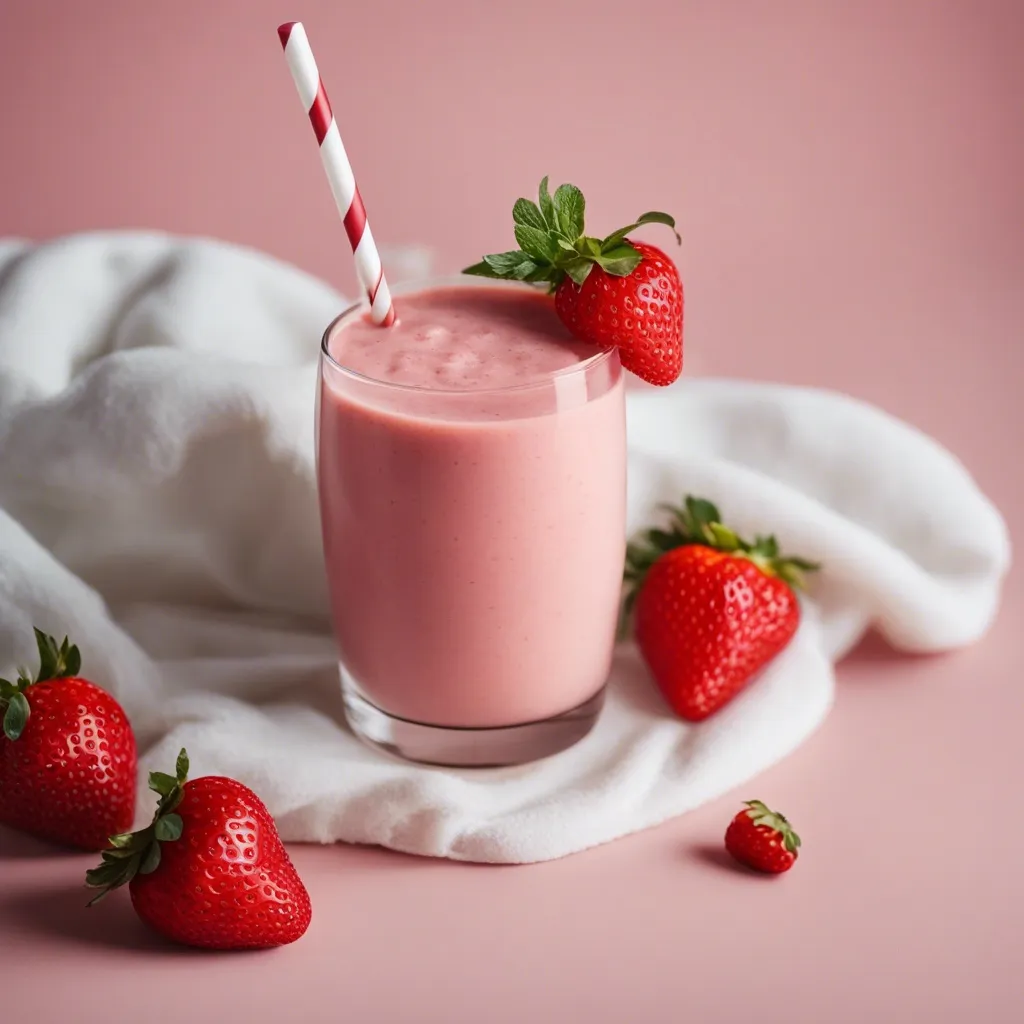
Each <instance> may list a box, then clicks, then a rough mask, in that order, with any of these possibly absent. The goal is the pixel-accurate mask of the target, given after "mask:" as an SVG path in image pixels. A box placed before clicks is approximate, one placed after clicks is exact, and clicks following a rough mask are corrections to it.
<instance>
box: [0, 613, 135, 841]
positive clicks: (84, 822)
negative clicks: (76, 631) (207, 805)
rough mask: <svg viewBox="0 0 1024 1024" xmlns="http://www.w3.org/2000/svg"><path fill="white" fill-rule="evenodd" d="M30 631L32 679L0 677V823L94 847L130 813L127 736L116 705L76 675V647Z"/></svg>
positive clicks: (126, 824) (130, 743) (125, 824)
mask: <svg viewBox="0 0 1024 1024" xmlns="http://www.w3.org/2000/svg"><path fill="white" fill-rule="evenodd" d="M35 634H36V644H37V646H38V648H39V671H38V673H37V674H36V676H35V678H34V679H32V678H30V676H29V673H28V672H27V671H26V670H24V669H22V670H20V674H19V676H18V679H17V681H16V682H13V683H11V682H8V681H7V680H6V679H0V714H2V715H3V734H2V735H0V823H2V824H4V825H10V826H11V827H12V828H17V829H21V830H22V831H24V832H28V833H31V834H32V835H35V836H39V837H40V838H42V839H48V840H50V841H51V842H56V843H61V844H64V845H66V846H77V847H81V848H83V849H86V850H102V849H103V848H104V847H105V846H106V845H107V837H108V836H110V835H111V834H112V833H114V832H123V831H124V830H125V829H127V828H131V825H132V820H133V818H134V816H135V786H136V755H135V734H134V733H133V732H132V727H131V724H130V723H129V721H128V717H127V715H125V713H124V710H123V709H122V708H121V705H120V704H118V703H117V701H116V700H114V698H113V697H111V695H110V694H109V693H107V692H106V691H105V690H102V689H100V687H98V686H96V685H95V684H94V683H91V682H89V681H88V680H87V679H82V678H79V676H78V673H79V671H80V670H81V665H82V659H81V656H80V654H79V651H78V648H77V647H75V646H73V645H71V644H69V642H68V639H67V637H65V638H64V642H63V643H61V644H60V645H58V644H57V641H56V640H55V639H54V638H53V637H52V636H47V634H45V633H43V632H42V631H41V630H38V629H37V630H36V631H35Z"/></svg>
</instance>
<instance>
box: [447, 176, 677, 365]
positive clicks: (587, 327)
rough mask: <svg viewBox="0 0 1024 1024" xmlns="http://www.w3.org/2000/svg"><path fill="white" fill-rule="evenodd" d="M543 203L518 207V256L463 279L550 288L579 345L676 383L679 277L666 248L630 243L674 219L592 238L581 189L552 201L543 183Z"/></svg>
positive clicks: (489, 263) (478, 266)
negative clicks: (613, 353)
mask: <svg viewBox="0 0 1024 1024" xmlns="http://www.w3.org/2000/svg"><path fill="white" fill-rule="evenodd" d="M539 200H540V202H539V204H538V203H534V202H531V201H530V200H529V199H517V200H516V202H515V205H514V206H513V207H512V219H513V220H514V221H515V225H516V226H515V234H516V241H517V242H518V243H519V246H520V248H519V249H517V250H514V251H512V252H500V253H493V254H491V255H490V256H485V257H484V258H483V260H482V261H481V262H480V263H475V264H474V265H473V266H471V267H467V268H466V269H465V270H464V271H463V273H464V274H474V275H476V276H478V277H497V278H505V279H510V280H513V281H532V282H536V283H541V282H544V283H547V284H548V286H549V288H550V290H551V291H552V292H553V293H554V296H555V311H556V312H557V313H558V315H559V317H561V319H562V321H563V323H565V325H566V327H568V328H569V330H570V331H572V333H573V334H574V335H575V336H576V337H577V338H579V339H581V340H582V341H586V342H589V343H590V344H593V345H597V346H599V347H600V348H613V347H614V348H618V349H619V356H620V358H621V359H622V365H623V366H625V367H626V369H627V370H631V371H632V372H633V373H635V374H636V375H637V376H638V377H642V378H643V379H644V380H646V381H649V382H650V383H651V384H658V385H664V384H671V383H672V382H673V381H674V380H676V378H678V376H679V374H680V373H681V372H682V369H683V286H682V283H681V282H680V280H679V271H678V270H676V267H675V264H674V263H673V262H672V261H671V260H670V259H669V258H668V256H666V255H665V253H663V252H662V251H661V250H660V249H656V248H655V247H654V246H653V245H647V244H646V243H644V242H634V241H632V240H631V239H629V238H627V237H626V236H627V235H628V234H629V233H630V232H631V231H633V230H634V229H636V228H638V227H640V226H641V225H642V224H667V225H668V226H669V227H670V228H672V229H673V230H675V220H674V219H673V218H672V217H670V216H669V215H668V214H667V213H659V212H658V211H656V210H655V211H651V212H650V213H644V214H641V215H640V216H639V217H637V219H636V221H635V222H634V223H633V224H629V225H628V226H626V227H624V228H620V229H619V230H618V231H613V232H612V233H611V234H610V235H608V236H607V237H606V238H603V239H599V238H589V237H587V236H586V235H585V234H584V233H583V226H584V209H585V205H586V204H585V202H584V199H583V193H582V192H580V190H579V189H578V188H577V187H576V186H575V185H559V186H558V188H557V189H555V194H554V196H549V195H548V179H547V178H545V179H544V180H543V181H542V182H541V183H540V195H539ZM676 240H677V241H681V240H680V238H679V234H678V233H676Z"/></svg>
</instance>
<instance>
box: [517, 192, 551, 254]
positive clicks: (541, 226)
mask: <svg viewBox="0 0 1024 1024" xmlns="http://www.w3.org/2000/svg"><path fill="white" fill-rule="evenodd" d="M512 219H513V220H514V221H515V222H516V223H517V224H524V225H525V226H526V227H528V228H537V229H538V230H539V231H547V229H548V224H547V222H546V221H545V220H544V215H543V214H542V213H541V212H540V207H539V206H537V204H536V203H533V202H530V200H529V199H517V200H516V201H515V205H514V206H513V207H512ZM520 244H522V243H520Z"/></svg>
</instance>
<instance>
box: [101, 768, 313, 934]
mask: <svg viewBox="0 0 1024 1024" xmlns="http://www.w3.org/2000/svg"><path fill="white" fill-rule="evenodd" d="M187 779H188V755H187V754H186V753H185V751H184V750H182V751H181V753H180V754H179V755H178V762H177V766H176V770H175V775H173V776H172V775H165V774H164V773H163V772H152V773H151V774H150V776H149V788H150V789H152V790H153V791H154V792H156V793H159V794H160V802H159V804H158V805H157V809H156V814H155V816H154V818H153V821H152V824H150V825H149V826H148V827H147V828H144V829H142V831H140V832H133V833H127V834H122V835H115V836H111V838H110V846H111V848H110V849H108V850H105V851H104V853H103V860H102V863H101V864H100V865H99V867H97V868H94V869H93V870H92V871H89V872H87V874H86V884H87V885H89V886H91V887H92V888H95V889H100V890H101V891H100V893H99V894H98V895H97V896H95V897H94V898H93V900H92V901H91V903H97V902H98V901H99V900H101V899H102V898H103V897H104V896H105V895H106V894H107V893H108V892H110V891H111V890H112V889H116V888H117V887H118V886H121V885H124V884H125V883H127V884H128V891H129V892H130V893H131V898H132V905H133V906H134V907H135V912H136V913H137V914H138V915H139V917H141V918H142V920H143V921H145V922H146V923H147V924H148V925H150V927H152V928H153V929H154V930H155V931H157V932H159V933H160V934H161V935H165V936H166V937H167V938H169V939H174V940H175V941H176V942H182V943H185V944H186V945H189V946H200V947H204V948H206V949H262V948H266V947H268V946H283V945H285V944H286V943H289V942H294V941H295V940H296V939H298V938H301V936H302V935H303V934H304V933H305V931H306V929H307V928H308V927H309V921H310V917H311V910H310V905H309V894H308V893H307V892H306V889H305V886H303V884H302V882H301V881H300V879H299V876H298V874H297V873H296V871H295V868H294V866H293V865H292V862H291V858H289V856H288V851H287V850H286V849H285V847H284V844H283V843H282V842H281V838H280V836H278V834H277V827H276V825H275V824H274V819H273V818H272V817H271V816H270V812H269V811H268V810H267V808H266V807H265V806H264V804H263V801H262V800H260V798H259V797H258V796H257V795H256V794H255V793H254V792H253V791H252V790H251V789H249V788H248V786H243V785H242V784H241V783H240V782H236V781H235V780H234V779H226V778H222V777H220V776H216V775H207V776H204V777H203V778H199V779H194V780H193V781H191V782H189V781H187ZM90 905H91V904H90Z"/></svg>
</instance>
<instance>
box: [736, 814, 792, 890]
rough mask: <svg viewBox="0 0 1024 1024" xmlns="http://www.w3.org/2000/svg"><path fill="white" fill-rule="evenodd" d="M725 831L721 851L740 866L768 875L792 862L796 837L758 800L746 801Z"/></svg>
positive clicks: (778, 872) (782, 820) (779, 818)
mask: <svg viewBox="0 0 1024 1024" xmlns="http://www.w3.org/2000/svg"><path fill="white" fill-rule="evenodd" d="M746 805H747V809H746V810H744V811H740V813H739V814H737V815H736V817H735V818H733V819H732V821H731V822H730V824H729V827H728V828H727V829H726V830H725V848H726V849H727V850H728V851H729V852H730V853H731V854H732V855H733V856H734V857H735V858H736V859H737V860H738V861H739V862H740V863H741V864H746V865H747V867H750V868H754V870H755V871H766V872H768V873H769V874H772V875H778V874H781V873H782V872H783V871H788V870H789V869H790V868H791V867H792V866H793V864H794V862H795V861H796V858H797V856H798V853H797V850H798V849H799V847H800V837H799V836H798V835H797V834H796V833H795V832H794V831H793V826H792V825H790V823H789V822H788V821H787V820H786V818H785V816H784V815H782V814H777V813H776V812H775V811H771V810H769V809H768V808H767V807H766V806H765V805H764V804H763V803H761V801H760V800H747V801H746Z"/></svg>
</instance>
